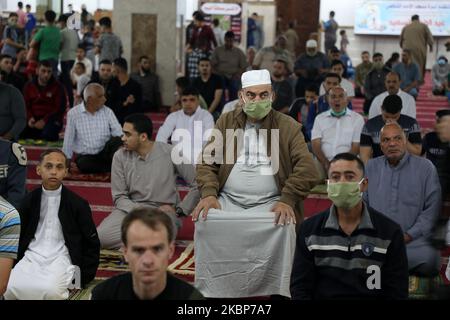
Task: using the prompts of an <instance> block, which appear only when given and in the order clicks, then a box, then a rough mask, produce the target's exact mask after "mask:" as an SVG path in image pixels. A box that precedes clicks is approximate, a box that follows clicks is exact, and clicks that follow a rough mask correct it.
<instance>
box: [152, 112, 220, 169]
mask: <svg viewBox="0 0 450 320" xmlns="http://www.w3.org/2000/svg"><path fill="white" fill-rule="evenodd" d="M196 123H197V125H198V129H197V130H198V131H197V130H195V126H196ZM213 128H214V119H213V117H212V115H211V114H210V113H209V112H208V111H206V110H204V109H202V108H200V106H198V107H197V110H196V111H195V112H194V114H192V115H191V116H188V115H186V114H185V113H184V111H183V109H181V110H179V111H176V112H173V113H171V114H169V116H168V117H167V118H166V121H164V123H163V125H162V126H161V127H160V128H159V130H158V135H157V136H156V141H161V142H164V143H167V142H168V141H169V138H170V137H171V136H172V135H173V133H174V132H175V130H177V129H184V130H187V132H186V133H189V135H190V136H189V138H190V141H191V143H190V144H189V143H187V142H185V141H182V139H180V135H181V134H182V133H183V132H181V131H178V132H177V134H178V137H177V139H175V140H176V141H174V138H173V137H172V144H174V145H176V144H178V143H182V144H183V146H186V147H187V148H189V147H190V150H189V151H190V152H189V153H190V154H184V153H183V156H184V157H185V158H186V159H191V161H192V162H191V163H192V164H193V163H196V162H195V161H196V160H197V158H198V155H199V154H200V152H201V151H202V150H201V149H202V147H203V146H204V145H205V144H206V142H207V141H208V137H206V138H204V137H205V133H206V131H207V130H208V129H213ZM199 129H201V132H200V130H199ZM179 140H181V141H179Z"/></svg>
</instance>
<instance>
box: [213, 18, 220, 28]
mask: <svg viewBox="0 0 450 320" xmlns="http://www.w3.org/2000/svg"><path fill="white" fill-rule="evenodd" d="M213 25H214V26H216V27H217V26H218V25H219V19H217V18H215V19H213Z"/></svg>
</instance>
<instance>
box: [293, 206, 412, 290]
mask: <svg viewBox="0 0 450 320" xmlns="http://www.w3.org/2000/svg"><path fill="white" fill-rule="evenodd" d="M363 207H364V209H363V212H362V216H361V221H360V223H359V225H358V227H357V228H356V229H355V230H354V231H353V232H352V234H351V235H347V234H346V233H344V232H343V231H342V229H341V228H340V226H339V222H338V219H337V216H336V212H335V210H336V209H335V207H334V206H333V207H331V208H330V209H329V210H327V211H325V212H322V213H320V214H317V215H316V216H314V217H312V218H309V219H308V220H306V221H304V222H303V223H302V225H301V226H300V230H299V233H298V236H297V245H296V252H295V258H294V265H293V268H292V276H291V295H292V298H293V299H346V298H350V299H364V298H365V299H367V298H371V299H375V298H378V299H379V298H384V299H406V298H407V297H408V260H407V258H406V248H405V243H404V240H403V233H402V231H401V229H400V226H399V225H397V224H396V223H395V222H393V221H392V220H390V219H389V218H387V217H385V216H384V215H382V214H380V213H378V212H377V211H375V210H373V209H372V208H370V207H367V206H366V205H365V204H364V206H363ZM374 270H379V274H378V275H379V285H377V281H376V280H374V278H371V276H372V275H374V274H375V276H376V271H374ZM372 285H375V288H374V287H373V286H372Z"/></svg>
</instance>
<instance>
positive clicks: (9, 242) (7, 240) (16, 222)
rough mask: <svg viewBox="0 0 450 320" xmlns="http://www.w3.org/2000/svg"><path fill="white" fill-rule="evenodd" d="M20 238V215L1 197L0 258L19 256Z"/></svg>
mask: <svg viewBox="0 0 450 320" xmlns="http://www.w3.org/2000/svg"><path fill="white" fill-rule="evenodd" d="M19 238H20V216H19V213H18V212H17V210H16V209H14V207H13V206H12V205H10V204H9V203H8V202H7V201H6V200H5V199H3V198H2V197H0V258H10V259H16V258H17V250H18V248H19Z"/></svg>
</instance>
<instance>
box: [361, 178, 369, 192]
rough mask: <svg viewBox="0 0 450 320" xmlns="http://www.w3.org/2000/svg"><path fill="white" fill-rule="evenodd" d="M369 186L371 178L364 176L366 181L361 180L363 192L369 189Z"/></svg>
mask: <svg viewBox="0 0 450 320" xmlns="http://www.w3.org/2000/svg"><path fill="white" fill-rule="evenodd" d="M368 188H369V180H368V179H367V178H364V181H363V182H361V192H365V191H367V189H368Z"/></svg>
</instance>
